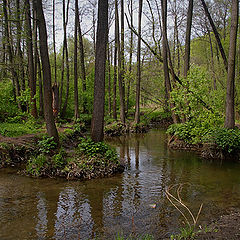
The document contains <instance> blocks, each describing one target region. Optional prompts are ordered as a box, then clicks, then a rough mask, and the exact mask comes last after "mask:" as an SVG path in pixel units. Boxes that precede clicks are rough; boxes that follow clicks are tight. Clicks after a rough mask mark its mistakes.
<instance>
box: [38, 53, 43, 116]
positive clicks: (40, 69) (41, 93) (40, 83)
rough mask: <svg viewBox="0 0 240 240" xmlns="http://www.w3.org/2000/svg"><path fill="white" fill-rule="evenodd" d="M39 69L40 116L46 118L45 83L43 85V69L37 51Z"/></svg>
mask: <svg viewBox="0 0 240 240" xmlns="http://www.w3.org/2000/svg"><path fill="white" fill-rule="evenodd" d="M36 53H37V66H38V67H37V68H38V85H39V116H41V117H43V116H44V102H43V83H42V68H41V63H40V58H39V53H38V49H37V52H36Z"/></svg>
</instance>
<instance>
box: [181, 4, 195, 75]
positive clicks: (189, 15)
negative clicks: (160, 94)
mask: <svg viewBox="0 0 240 240" xmlns="http://www.w3.org/2000/svg"><path fill="white" fill-rule="evenodd" d="M192 15H193V0H189V6H188V13H187V30H186V39H185V55H184V71H183V75H184V77H187V74H188V70H189V67H190V43H191V28H192Z"/></svg>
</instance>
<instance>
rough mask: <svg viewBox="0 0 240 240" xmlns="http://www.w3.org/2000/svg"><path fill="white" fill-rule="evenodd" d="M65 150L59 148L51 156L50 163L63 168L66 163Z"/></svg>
mask: <svg viewBox="0 0 240 240" xmlns="http://www.w3.org/2000/svg"><path fill="white" fill-rule="evenodd" d="M65 156H66V152H65V151H64V150H63V149H60V151H59V152H58V153H57V154H55V155H53V156H52V159H51V163H52V166H53V167H54V168H64V167H65V165H66V164H67V161H66V159H65Z"/></svg>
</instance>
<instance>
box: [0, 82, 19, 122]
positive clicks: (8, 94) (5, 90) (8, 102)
mask: <svg viewBox="0 0 240 240" xmlns="http://www.w3.org/2000/svg"><path fill="white" fill-rule="evenodd" d="M0 89H1V91H0V103H1V104H0V122H3V121H5V120H6V118H8V117H14V116H15V115H17V114H18V113H19V109H18V106H17V104H16V102H14V99H13V87H12V83H11V82H10V81H7V80H6V81H2V82H1V81H0Z"/></svg>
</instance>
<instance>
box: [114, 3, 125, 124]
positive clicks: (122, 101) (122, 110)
mask: <svg viewBox="0 0 240 240" xmlns="http://www.w3.org/2000/svg"><path fill="white" fill-rule="evenodd" d="M123 8H124V7H123V0H121V12H123V11H124V9H123ZM115 24H116V25H115V28H116V29H115V31H116V41H117V50H118V88H119V97H120V120H121V122H122V123H123V124H125V99H124V95H125V94H124V80H123V79H124V66H123V65H124V63H123V60H124V39H123V38H124V37H123V36H124V23H123V22H121V39H122V41H121V43H120V39H119V15H118V1H117V0H115Z"/></svg>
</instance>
